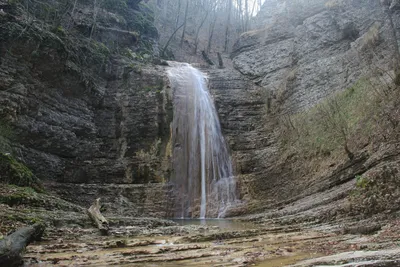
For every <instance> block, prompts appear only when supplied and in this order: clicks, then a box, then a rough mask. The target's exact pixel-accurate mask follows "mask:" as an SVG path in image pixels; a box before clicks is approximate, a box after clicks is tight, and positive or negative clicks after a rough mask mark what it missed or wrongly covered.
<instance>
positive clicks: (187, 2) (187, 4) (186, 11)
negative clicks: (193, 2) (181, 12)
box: [181, 0, 189, 47]
mask: <svg viewBox="0 0 400 267" xmlns="http://www.w3.org/2000/svg"><path fill="white" fill-rule="evenodd" d="M188 12H189V0H186V8H185V18H184V20H183V31H182V37H181V47H182V46H183V41H184V39H185V32H186V22H187V15H188Z"/></svg>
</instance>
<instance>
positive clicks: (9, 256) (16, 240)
mask: <svg viewBox="0 0 400 267" xmlns="http://www.w3.org/2000/svg"><path fill="white" fill-rule="evenodd" d="M44 229H45V226H44V224H41V223H36V224H34V225H30V226H27V227H23V228H20V229H18V230H17V231H15V232H14V233H12V234H10V235H8V236H6V237H5V238H4V239H3V240H1V241H0V266H10V267H13V266H20V265H22V264H23V260H22V252H23V251H24V250H25V247H26V246H27V245H28V244H29V243H31V242H33V241H38V240H40V238H41V237H42V235H43V232H44Z"/></svg>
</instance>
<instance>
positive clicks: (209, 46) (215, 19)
mask: <svg viewBox="0 0 400 267" xmlns="http://www.w3.org/2000/svg"><path fill="white" fill-rule="evenodd" d="M216 22H217V15H216V14H215V15H214V19H213V21H212V22H211V25H210V35H209V37H208V45H207V52H208V53H210V51H211V43H212V39H213V37H214V29H215V23H216Z"/></svg>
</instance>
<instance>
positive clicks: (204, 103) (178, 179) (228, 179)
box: [168, 62, 237, 218]
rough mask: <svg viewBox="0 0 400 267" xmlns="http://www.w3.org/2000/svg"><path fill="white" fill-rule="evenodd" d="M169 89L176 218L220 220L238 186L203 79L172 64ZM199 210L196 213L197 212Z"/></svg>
mask: <svg viewBox="0 0 400 267" xmlns="http://www.w3.org/2000/svg"><path fill="white" fill-rule="evenodd" d="M170 65H171V67H170V68H169V70H168V76H169V79H170V82H171V85H172V89H173V105H174V119H173V123H172V145H173V174H172V177H171V181H172V182H173V183H174V185H175V188H176V191H177V192H176V193H177V194H176V199H177V202H178V203H179V209H178V210H179V214H176V215H177V216H178V217H183V218H187V217H200V218H205V217H214V218H215V217H223V216H224V214H225V212H226V211H227V209H228V208H229V207H230V206H231V205H232V204H233V203H234V202H235V201H236V199H237V198H236V182H235V178H234V176H233V171H232V163H231V160H230V157H229V153H228V149H227V146H226V143H225V140H224V137H223V135H222V133H221V126H220V123H219V119H218V114H217V112H216V109H215V106H214V103H213V101H212V98H211V96H210V94H209V93H208V88H207V78H206V75H205V74H203V73H202V72H200V71H199V70H197V69H195V68H193V67H192V66H191V65H189V64H187V63H177V62H170ZM199 208H200V210H199Z"/></svg>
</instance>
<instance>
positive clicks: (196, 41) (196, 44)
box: [194, 12, 208, 54]
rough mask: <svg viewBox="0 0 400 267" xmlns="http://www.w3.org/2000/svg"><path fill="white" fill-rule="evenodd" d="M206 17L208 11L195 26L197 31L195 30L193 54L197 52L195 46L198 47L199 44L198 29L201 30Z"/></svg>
mask: <svg viewBox="0 0 400 267" xmlns="http://www.w3.org/2000/svg"><path fill="white" fill-rule="evenodd" d="M207 17H208V12H207V13H206V15H205V16H204V18H203V20H202V21H201V23H200V25H199V27H198V28H197V31H196V39H195V42H194V53H195V54H196V53H197V47H198V45H199V34H200V30H201V28H202V27H203V25H204V22H205V21H206V19H207Z"/></svg>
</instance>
